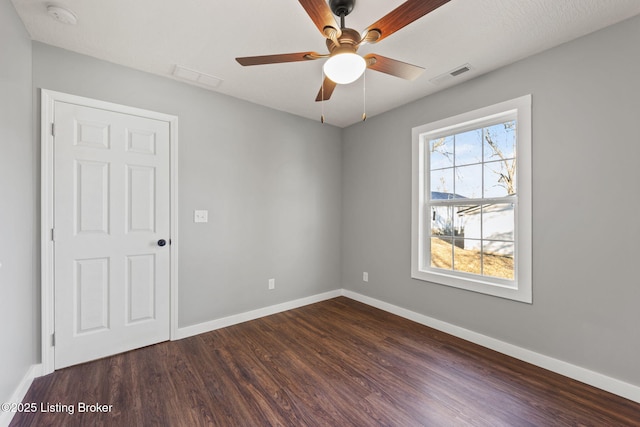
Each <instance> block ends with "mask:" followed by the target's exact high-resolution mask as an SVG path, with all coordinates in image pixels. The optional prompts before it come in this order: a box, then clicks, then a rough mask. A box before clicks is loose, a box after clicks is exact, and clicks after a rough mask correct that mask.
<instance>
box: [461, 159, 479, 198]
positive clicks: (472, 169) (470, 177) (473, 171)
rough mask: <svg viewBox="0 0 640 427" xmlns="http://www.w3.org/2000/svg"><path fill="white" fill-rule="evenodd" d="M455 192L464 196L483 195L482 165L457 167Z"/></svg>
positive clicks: (476, 196) (477, 196)
mask: <svg viewBox="0 0 640 427" xmlns="http://www.w3.org/2000/svg"><path fill="white" fill-rule="evenodd" d="M455 193H456V194H457V195H460V196H462V197H473V198H479V197H482V165H473V166H463V167H458V168H456V173H455Z"/></svg>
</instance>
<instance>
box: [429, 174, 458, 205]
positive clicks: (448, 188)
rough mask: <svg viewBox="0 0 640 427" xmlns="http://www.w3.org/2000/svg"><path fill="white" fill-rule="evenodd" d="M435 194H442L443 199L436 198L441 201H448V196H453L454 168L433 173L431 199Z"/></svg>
mask: <svg viewBox="0 0 640 427" xmlns="http://www.w3.org/2000/svg"><path fill="white" fill-rule="evenodd" d="M434 193H441V194H442V195H444V196H443V197H435V198H439V199H443V198H444V199H447V198H453V197H446V195H447V194H451V195H452V194H453V168H449V169H440V170H435V171H432V172H431V195H432V196H431V197H432V198H434Z"/></svg>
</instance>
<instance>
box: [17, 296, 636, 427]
mask: <svg viewBox="0 0 640 427" xmlns="http://www.w3.org/2000/svg"><path fill="white" fill-rule="evenodd" d="M24 402H35V403H37V405H38V406H40V405H41V404H44V405H45V407H51V405H54V406H53V408H52V410H54V411H55V410H56V407H55V405H56V404H64V405H68V406H71V407H73V409H74V413H73V414H72V415H71V414H68V413H67V412H62V413H55V412H44V413H43V412H41V411H38V412H36V413H33V414H31V413H20V414H16V416H15V418H14V420H13V422H12V424H11V425H12V426H49V425H51V426H89V425H91V426H93V425H105V426H201V425H216V426H243V427H244V426H268V425H274V426H275V425H279V426H375V425H385V426H403V427H404V426H465V425H473V426H562V425H571V426H575V425H587V426H626V425H640V404H637V403H634V402H632V401H629V400H625V399H623V398H620V397H617V396H615V395H612V394H609V393H606V392H604V391H601V390H598V389H596V388H593V387H590V386H587V385H585V384H582V383H579V382H577V381H573V380H571V379H568V378H566V377H562V376H560V375H557V374H554V373H551V372H549V371H545V370H543V369H540V368H537V367H535V366H532V365H529V364H527V363H524V362H521V361H518V360H515V359H512V358H510V357H507V356H504V355H502V354H499V353H496V352H494V351H491V350H487V349H485V348H483V347H480V346H477V345H474V344H471V343H469V342H466V341H463V340H460V339H457V338H454V337H452V336H449V335H447V334H444V333H441V332H438V331H436V330H433V329H430V328H428V327H425V326H422V325H419V324H416V323H413V322H411V321H408V320H406V319H402V318H400V317H397V316H394V315H392V314H389V313H386V312H383V311H380V310H377V309H375V308H372V307H369V306H367V305H364V304H361V303H358V302H355V301H353V300H350V299H347V298H344V297H340V298H336V299H332V300H329V301H324V302H321V303H318V304H313V305H310V306H306V307H302V308H299V309H296V310H291V311H287V312H284V313H280V314H276V315H273V316H268V317H265V318H262V319H259V320H254V321H251V322H247V323H243V324H239V325H235V326H231V327H228V328H224V329H220V330H217V331H213V332H209V333H206V334H202V335H199V336H195V337H191V338H187V339H184V340H181V341H175V342H167V343H162V344H158V345H154V346H151V347H147V348H143V349H140V350H136V351H132V352H129V353H124V354H120V355H117V356H113V357H109V358H106V359H102V360H98V361H95V362H90V363H86V364H83V365H79V366H75V367H71V368H66V369H62V370H59V371H56V372H55V373H53V374H51V375H47V376H45V377H42V378H38V379H36V381H35V382H34V383H33V385H32V387H31V388H30V390H29V392H28V393H27V396H26V397H25V400H24ZM80 402H82V403H86V404H95V403H100V404H104V405H112V408H111V412H107V413H104V414H96V413H87V412H85V413H78V411H77V409H78V407H79V404H80ZM58 408H61V407H60V406H59V407H58ZM62 408H64V407H62Z"/></svg>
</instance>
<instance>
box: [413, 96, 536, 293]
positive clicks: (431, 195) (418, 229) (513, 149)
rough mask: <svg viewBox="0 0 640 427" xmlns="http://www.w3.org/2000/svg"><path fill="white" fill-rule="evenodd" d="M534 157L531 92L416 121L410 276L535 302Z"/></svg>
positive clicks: (414, 132)
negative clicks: (428, 120)
mask: <svg viewBox="0 0 640 427" xmlns="http://www.w3.org/2000/svg"><path fill="white" fill-rule="evenodd" d="M530 156H531V97H530V95H529V96H525V97H521V98H517V99H515V100H511V101H507V102H504V103H501V104H496V105H494V106H490V107H486V108H483V109H480V110H476V111H472V112H470V113H465V114H462V115H460V116H456V117H452V118H449V119H444V120H441V121H438V122H435V123H431V124H428V125H424V126H420V127H417V128H414V130H413V165H414V167H413V175H414V176H413V187H414V190H413V214H412V216H413V222H412V230H413V237H412V277H414V278H417V279H421V280H427V281H431V282H436V283H441V284H445V285H450V286H454V287H459V288H463V289H469V290H473V291H477V292H482V293H487V294H490V295H496V296H501V297H505V298H511V299H515V300H518V301H524V302H531V177H530V175H531V168H530V163H531V159H530ZM516 178H517V179H516Z"/></svg>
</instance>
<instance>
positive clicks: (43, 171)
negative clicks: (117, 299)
mask: <svg viewBox="0 0 640 427" xmlns="http://www.w3.org/2000/svg"><path fill="white" fill-rule="evenodd" d="M40 91H41V94H40V102H41V105H40V144H41V166H40V186H41V188H40V215H41V221H40V227H41V229H40V241H41V250H40V268H41V286H40V292H41V348H42V375H47V374H50V373H52V372H53V371H54V370H55V365H54V358H55V347H54V342H53V341H54V337H53V333H54V331H55V294H54V245H53V237H54V236H53V208H54V206H53V200H54V187H53V180H54V168H53V166H54V164H53V162H54V146H53V138H54V136H53V133H54V130H53V122H54V106H55V103H56V102H66V103H69V104H76V105H80V106H84V107H91V108H99V109H102V110H108V111H113V112H116V113H123V114H128V115H134V116H140V117H145V118H149V119H155V120H160V121H164V122H167V123H169V187H170V188H169V192H170V194H169V217H170V220H169V225H170V232H169V239H170V242H171V244H170V245H169V250H170V255H169V268H170V274H169V289H170V291H169V298H170V302H169V311H170V313H169V318H170V325H169V339H170V340H172V341H173V340H175V339H177V336H178V335H177V332H178V117H177V116H173V115H169V114H164V113H158V112H155V111H149V110H143V109H140V108H135V107H129V106H125V105H120V104H114V103H111V102H106V101H99V100H96V99H91V98H85V97H81V96H76V95H71V94H67V93H62V92H56V91H52V90H47V89H40Z"/></svg>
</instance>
